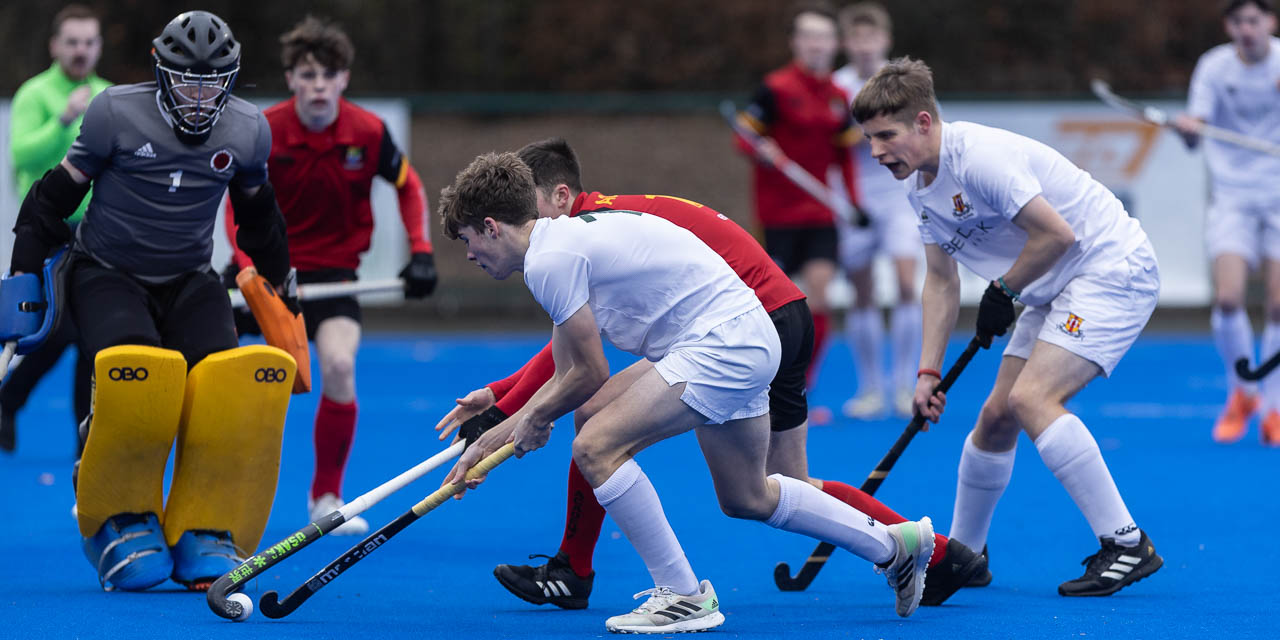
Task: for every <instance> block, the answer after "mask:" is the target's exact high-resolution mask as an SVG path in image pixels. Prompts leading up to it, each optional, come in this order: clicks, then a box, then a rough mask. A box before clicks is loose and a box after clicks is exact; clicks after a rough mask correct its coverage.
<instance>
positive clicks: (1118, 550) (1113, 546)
mask: <svg viewBox="0 0 1280 640" xmlns="http://www.w3.org/2000/svg"><path fill="white" fill-rule="evenodd" d="M1124 551H1125V548H1124V547H1121V546H1120V545H1119V544H1118V543H1116V541H1115V540H1110V539H1106V538H1104V539H1103V540H1102V548H1101V549H1099V550H1098V551H1097V552H1096V553H1094V554H1093V555H1091V556H1089V557H1087V558H1085V559H1084V560H1081V561H1080V564H1082V565H1084V566H1085V568H1086V571H1093V569H1094V567H1095V566H1100V567H1103V568H1100V569H1098V570H1097V571H1096V572H1095V573H1102V572H1103V570H1104V569H1105V567H1110V566H1111V563H1113V562H1115V561H1116V558H1118V557H1120V554H1122V553H1124Z"/></svg>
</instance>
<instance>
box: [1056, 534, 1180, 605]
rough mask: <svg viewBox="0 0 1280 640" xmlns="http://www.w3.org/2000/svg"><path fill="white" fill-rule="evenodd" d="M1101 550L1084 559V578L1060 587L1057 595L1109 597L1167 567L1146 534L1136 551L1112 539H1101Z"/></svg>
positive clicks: (1135, 548)
mask: <svg viewBox="0 0 1280 640" xmlns="http://www.w3.org/2000/svg"><path fill="white" fill-rule="evenodd" d="M1101 541H1102V549H1101V550H1099V551H1098V552H1097V553H1095V554H1093V555H1091V556H1089V557H1088V558H1085V559H1084V562H1082V563H1081V564H1083V565H1085V570H1084V575H1083V576H1080V577H1079V578H1076V579H1075V580H1068V581H1067V582H1064V583H1062V584H1060V585H1058V595H1063V596H1109V595H1111V594H1113V593H1115V592H1117V591H1119V590H1121V589H1123V588H1125V587H1127V586H1129V585H1131V584H1133V583H1135V582H1137V581H1139V580H1141V579H1143V578H1145V577H1147V576H1149V575H1151V574H1153V573H1155V572H1156V571H1158V570H1159V569H1160V567H1162V566H1164V559H1163V558H1161V557H1160V556H1159V555H1157V554H1156V548H1155V545H1153V544H1151V538H1148V537H1147V532H1145V531H1143V532H1142V537H1141V538H1140V539H1139V540H1138V546H1136V547H1122V546H1120V545H1119V544H1117V543H1116V541H1115V540H1113V539H1111V538H1102V539H1101Z"/></svg>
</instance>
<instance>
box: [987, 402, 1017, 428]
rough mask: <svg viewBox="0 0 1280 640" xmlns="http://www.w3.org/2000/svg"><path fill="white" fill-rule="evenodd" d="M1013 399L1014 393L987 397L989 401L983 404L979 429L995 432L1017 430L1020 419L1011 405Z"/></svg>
mask: <svg viewBox="0 0 1280 640" xmlns="http://www.w3.org/2000/svg"><path fill="white" fill-rule="evenodd" d="M1012 401H1013V396H1012V394H1010V395H1009V396H1008V397H1005V398H987V401H986V402H984V403H983V404H982V411H981V412H980V413H979V414H978V428H979V430H980V431H985V432H994V433H1007V432H1010V431H1014V432H1016V431H1017V430H1018V420H1017V418H1016V417H1015V414H1014V411H1013V408H1012V407H1011V406H1010V405H1011V404H1012Z"/></svg>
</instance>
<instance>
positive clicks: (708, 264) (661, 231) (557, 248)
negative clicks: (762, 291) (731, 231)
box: [524, 211, 760, 360]
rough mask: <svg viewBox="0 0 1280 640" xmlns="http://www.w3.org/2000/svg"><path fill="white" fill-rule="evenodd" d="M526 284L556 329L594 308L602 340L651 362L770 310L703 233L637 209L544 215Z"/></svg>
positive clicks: (527, 261)
mask: <svg viewBox="0 0 1280 640" xmlns="http://www.w3.org/2000/svg"><path fill="white" fill-rule="evenodd" d="M524 281H525V284H526V285H528V287H529V291H530V292H532V293H533V297H534V299H536V300H537V301H538V304H540V305H542V308H543V309H545V310H546V312H547V314H548V315H550V316H551V321H552V322H554V323H555V324H556V325H560V324H562V323H564V321H566V320H568V319H569V317H570V316H572V315H573V314H574V313H576V312H577V311H578V310H579V309H581V308H582V306H583V305H589V306H590V307H591V313H592V314H594V315H595V319H596V324H597V325H598V326H599V327H600V335H601V336H602V337H604V338H605V339H606V340H608V341H609V342H610V343H612V344H613V345H614V346H615V347H617V348H619V349H622V350H623V351H627V352H630V353H633V354H635V355H638V356H643V357H645V358H648V359H649V360H658V359H660V358H662V357H663V356H664V355H666V353H667V351H668V350H670V348H671V346H672V345H673V344H676V343H678V342H682V341H687V340H697V339H700V338H702V337H703V336H705V335H706V334H707V332H708V331H710V330H711V329H714V328H715V327H716V326H718V325H720V324H722V323H724V322H726V321H729V320H732V319H733V318H736V317H738V316H740V315H742V314H744V313H746V312H748V311H751V310H752V309H753V308H754V307H759V306H760V300H759V299H758V298H756V295H755V293H754V292H753V291H752V290H751V289H750V288H749V287H747V285H745V284H743V282H742V280H741V279H740V278H739V277H738V275H737V274H736V273H734V272H733V269H731V268H730V267H729V264H728V263H727V262H725V261H724V258H722V257H720V255H719V254H717V253H716V252H715V251H712V250H711V249H710V248H709V247H707V245H706V244H704V243H703V242H702V241H701V240H699V239H698V237H697V236H695V235H693V234H692V233H690V232H689V231H688V230H686V229H683V228H681V227H678V226H676V225H674V224H672V223H670V222H668V221H666V220H663V219H662V218H659V217H657V216H653V215H649V214H642V213H638V212H635V211H605V212H600V211H594V212H591V213H584V214H581V215H578V216H575V217H572V218H571V217H569V216H562V217H560V218H556V219H554V220H552V219H546V218H543V219H540V220H538V221H537V222H536V223H535V224H534V227H533V233H532V235H530V236H529V251H528V252H527V253H526V254H525V257H524Z"/></svg>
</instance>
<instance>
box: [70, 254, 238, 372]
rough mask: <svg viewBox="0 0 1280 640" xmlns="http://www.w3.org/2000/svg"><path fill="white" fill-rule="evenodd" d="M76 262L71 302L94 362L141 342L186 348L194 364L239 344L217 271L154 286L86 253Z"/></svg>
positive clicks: (84, 348) (82, 347) (77, 256)
mask: <svg viewBox="0 0 1280 640" xmlns="http://www.w3.org/2000/svg"><path fill="white" fill-rule="evenodd" d="M71 260H72V263H71V265H70V269H69V273H68V274H67V284H66V286H67V304H68V306H69V307H70V311H71V313H72V317H73V318H74V319H75V323H76V328H78V329H79V330H80V351H81V353H82V354H83V355H84V357H85V358H88V359H89V362H93V360H94V358H96V357H97V355H98V352H99V351H101V350H103V349H106V348H107V347H115V346H119V345H124V344H137V345H144V346H149V347H163V348H165V349H173V350H175V351H178V352H181V353H182V357H184V358H186V359H187V367H188V368H190V367H193V366H195V364H196V363H197V362H199V361H201V360H203V359H204V357H205V356H207V355H209V354H211V353H217V352H219V351H225V350H227V349H234V348H236V346H238V345H239V341H238V340H237V339H236V330H235V325H234V324H233V323H232V320H231V299H230V298H229V297H228V296H227V290H226V289H225V288H224V287H223V286H222V282H221V280H220V279H219V278H218V275H217V274H216V273H214V272H213V270H212V269H208V270H205V271H194V272H191V273H187V274H183V275H181V276H179V277H177V278H174V279H173V280H170V281H168V282H164V283H161V284H153V283H150V282H145V281H142V280H138V279H137V278H134V277H132V276H130V275H128V274H126V273H124V272H122V271H117V270H116V269H111V268H108V267H104V266H102V265H101V264H99V263H98V262H97V261H96V260H94V259H93V258H91V257H89V256H88V255H86V254H83V253H74V254H72V256H71Z"/></svg>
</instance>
